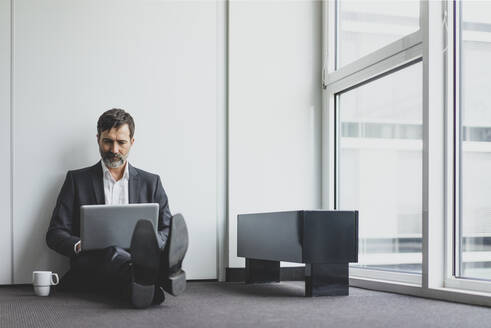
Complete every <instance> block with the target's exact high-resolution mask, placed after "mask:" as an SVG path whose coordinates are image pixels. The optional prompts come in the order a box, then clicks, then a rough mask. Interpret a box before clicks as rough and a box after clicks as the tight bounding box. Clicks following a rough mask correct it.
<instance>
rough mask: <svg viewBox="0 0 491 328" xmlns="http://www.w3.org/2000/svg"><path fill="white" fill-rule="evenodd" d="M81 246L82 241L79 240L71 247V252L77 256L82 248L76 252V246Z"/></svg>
mask: <svg viewBox="0 0 491 328" xmlns="http://www.w3.org/2000/svg"><path fill="white" fill-rule="evenodd" d="M81 244H82V241H81V240H79V241H78V242H77V243H75V245H73V251H74V252H75V254H78V253H80V252H81V251H82V247H80V249H79V250H78V251H77V247H78V245H81Z"/></svg>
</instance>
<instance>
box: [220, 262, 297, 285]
mask: <svg viewBox="0 0 491 328" xmlns="http://www.w3.org/2000/svg"><path fill="white" fill-rule="evenodd" d="M304 279H305V267H303V266H301V267H283V268H280V280H282V281H303V280H304ZM225 281H226V282H244V281H245V268H225Z"/></svg>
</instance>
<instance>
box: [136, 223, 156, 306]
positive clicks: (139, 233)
mask: <svg viewBox="0 0 491 328" xmlns="http://www.w3.org/2000/svg"><path fill="white" fill-rule="evenodd" d="M130 252H131V259H132V262H133V272H134V279H135V281H134V282H132V284H131V291H132V295H131V302H132V303H133V305H134V306H135V307H136V308H144V307H148V306H150V305H151V304H152V300H153V297H154V291H155V283H156V281H157V277H158V271H159V260H160V249H159V244H158V242H157V236H156V234H155V231H154V228H153V225H152V223H151V222H150V221H147V220H140V221H138V222H137V224H136V226H135V230H134V232H133V236H132V238H131V251H130Z"/></svg>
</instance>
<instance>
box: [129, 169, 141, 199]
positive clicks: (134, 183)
mask: <svg viewBox="0 0 491 328" xmlns="http://www.w3.org/2000/svg"><path fill="white" fill-rule="evenodd" d="M128 165H129V171H130V172H129V174H130V179H129V181H128V192H129V203H130V204H135V203H139V202H140V193H139V192H138V190H139V189H140V179H139V177H138V172H137V171H136V169H135V168H134V167H133V166H131V165H130V163H128Z"/></svg>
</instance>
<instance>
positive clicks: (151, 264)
mask: <svg viewBox="0 0 491 328" xmlns="http://www.w3.org/2000/svg"><path fill="white" fill-rule="evenodd" d="M188 238H189V237H188V231H187V227H186V223H185V221H184V218H183V217H182V215H180V214H176V215H174V216H173V217H172V220H171V227H170V231H169V237H168V239H167V243H166V246H165V247H164V249H163V250H160V249H159V247H158V242H157V237H156V234H155V231H154V230H153V226H152V224H151V223H150V222H149V221H145V220H140V221H139V222H138V223H137V225H136V227H135V230H134V232H133V237H132V240H131V248H130V250H129V252H128V251H126V250H124V249H122V248H120V247H117V246H111V247H107V248H105V249H102V250H97V251H88V252H82V253H80V254H79V255H77V256H76V257H74V258H72V260H71V269H70V271H69V273H68V274H67V275H65V277H63V279H62V281H61V284H60V285H61V286H60V287H62V288H65V289H67V290H90V291H105V292H109V293H111V294H113V295H116V296H118V297H122V298H124V299H127V300H129V301H130V302H131V304H132V305H133V306H134V307H136V308H145V307H148V306H150V305H152V304H160V303H162V302H163V301H164V300H165V294H164V290H165V291H166V292H168V293H170V294H172V295H175V296H176V295H179V294H181V293H182V292H184V290H185V289H186V274H185V272H184V271H183V270H182V269H181V266H182V261H183V259H184V256H185V254H186V251H187V248H188Z"/></svg>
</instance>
